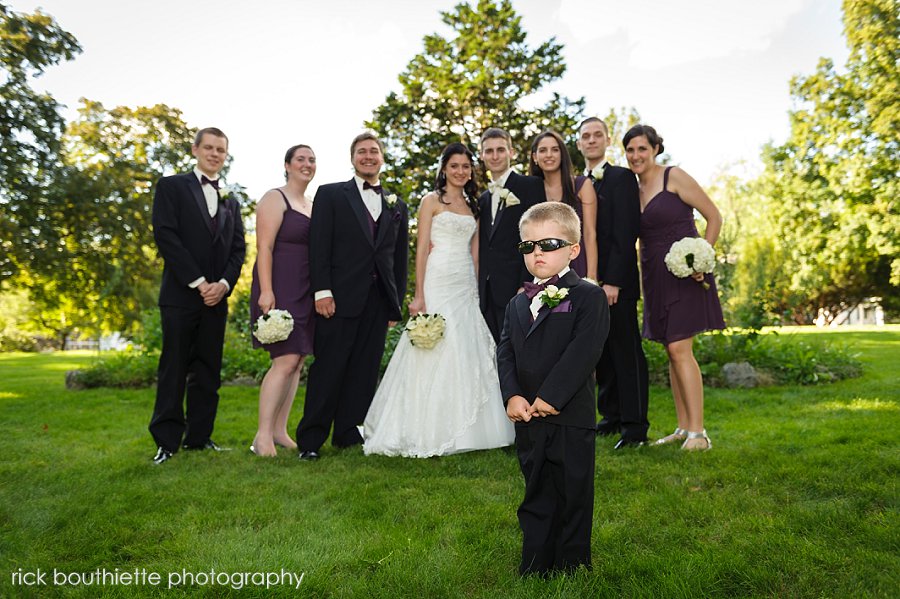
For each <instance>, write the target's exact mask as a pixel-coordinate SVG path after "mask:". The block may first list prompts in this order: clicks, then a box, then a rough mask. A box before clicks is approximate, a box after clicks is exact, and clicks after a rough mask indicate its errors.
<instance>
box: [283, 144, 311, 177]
mask: <svg viewBox="0 0 900 599" xmlns="http://www.w3.org/2000/svg"><path fill="white" fill-rule="evenodd" d="M303 148H306V149H308V150H309V151H310V152H312V148H311V147H309V146H308V145H306V144H297V145H296V146H291V147H290V148H288V151H287V152H285V153H284V163H285V164H289V163H290V161H291V160H293V159H294V154H295V153H296V152H297V150H302V149H303ZM287 178H288V172H287V169H285V171H284V180H285V181H287Z"/></svg>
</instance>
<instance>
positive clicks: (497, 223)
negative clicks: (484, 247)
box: [488, 173, 516, 237]
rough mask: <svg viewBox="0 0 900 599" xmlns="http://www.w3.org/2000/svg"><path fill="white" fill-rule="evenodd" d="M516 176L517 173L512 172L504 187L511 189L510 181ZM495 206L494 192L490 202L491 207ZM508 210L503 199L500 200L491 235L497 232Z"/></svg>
mask: <svg viewBox="0 0 900 599" xmlns="http://www.w3.org/2000/svg"><path fill="white" fill-rule="evenodd" d="M514 177H516V173H510V174H509V176H508V177H506V183H504V185H503V188H504V189H509V182H510V180H512V179H513V178H514ZM493 206H494V194H491V198H490V202H488V207H489V209H492V208H493ZM504 212H506V206H504V205H503V200H502V199H501V200H500V205H499V206H498V207H497V216H496V218H494V222H493V224H492V225H491V237H493V236H494V233H496V232H497V229H498V228H499V227H500V221H501V220H502V219H503V213H504Z"/></svg>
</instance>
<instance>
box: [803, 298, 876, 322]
mask: <svg viewBox="0 0 900 599" xmlns="http://www.w3.org/2000/svg"><path fill="white" fill-rule="evenodd" d="M860 324H874V325H877V326H883V325H884V310H883V309H882V308H881V298H880V297H868V298H866V299H865V300H863V301H861V302H860V303H859V304H858V305H857V306H856V307H854V308H852V309H848V310H843V311H842V312H840V313H838V315H837V316H836V317H834V318H833V319H832V320H831V322H830V323H829V322H828V319H827V318H826V314H825V312H824V310H819V316H818V317H817V318H816V326H820V327H824V326H829V327H839V326H841V325H860Z"/></svg>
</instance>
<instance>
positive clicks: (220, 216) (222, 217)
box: [207, 199, 231, 239]
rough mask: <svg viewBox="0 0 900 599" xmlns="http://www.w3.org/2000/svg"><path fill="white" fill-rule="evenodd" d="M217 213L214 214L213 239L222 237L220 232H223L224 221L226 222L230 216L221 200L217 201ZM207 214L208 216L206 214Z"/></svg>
mask: <svg viewBox="0 0 900 599" xmlns="http://www.w3.org/2000/svg"><path fill="white" fill-rule="evenodd" d="M217 210H218V212H216V234H215V235H213V239H218V238H219V237H221V235H222V231H224V230H225V224H226V223H225V221H227V220H228V217H229V216H231V213H230V212H229V211H228V208H227V207H226V205H225V202H223V201H222V200H221V199H220V200H219V205H218V207H217ZM207 214H209V213H208V212H207Z"/></svg>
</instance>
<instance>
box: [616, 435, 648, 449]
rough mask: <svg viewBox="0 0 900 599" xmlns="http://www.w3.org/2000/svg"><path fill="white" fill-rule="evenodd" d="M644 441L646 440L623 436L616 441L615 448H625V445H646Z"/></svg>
mask: <svg viewBox="0 0 900 599" xmlns="http://www.w3.org/2000/svg"><path fill="white" fill-rule="evenodd" d="M644 443H645V441H637V440H636V439H626V438H624V437H623V438H621V439H619V440H618V441H617V442H616V444H615V446H613V449H623V448H625V447H641V446H643V445H644Z"/></svg>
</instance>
